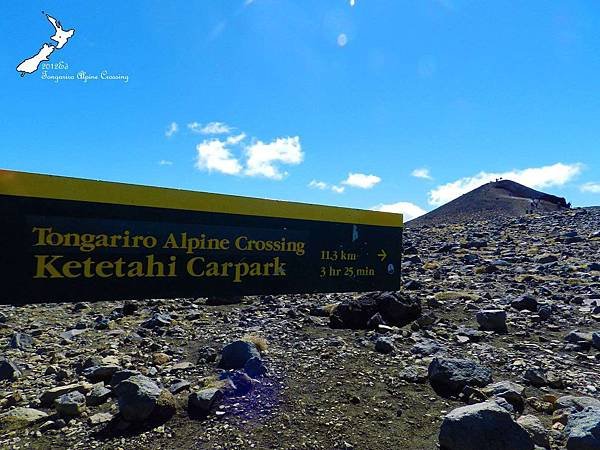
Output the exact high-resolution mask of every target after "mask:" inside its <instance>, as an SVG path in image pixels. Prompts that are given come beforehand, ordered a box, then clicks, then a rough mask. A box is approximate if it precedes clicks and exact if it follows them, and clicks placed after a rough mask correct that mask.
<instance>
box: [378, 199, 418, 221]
mask: <svg viewBox="0 0 600 450" xmlns="http://www.w3.org/2000/svg"><path fill="white" fill-rule="evenodd" d="M371 209H372V210H373V211H383V212H391V213H398V214H402V215H404V221H408V220H412V219H414V218H416V217H419V216H422V215H423V214H425V213H426V212H427V211H425V210H424V209H423V208H421V207H420V206H418V205H415V204H414V203H410V202H398V203H389V204H384V203H380V204H379V205H377V206H373V207H372V208H371Z"/></svg>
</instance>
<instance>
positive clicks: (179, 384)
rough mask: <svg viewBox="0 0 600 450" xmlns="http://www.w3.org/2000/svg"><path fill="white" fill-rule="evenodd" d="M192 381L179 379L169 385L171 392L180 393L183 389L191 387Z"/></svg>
mask: <svg viewBox="0 0 600 450" xmlns="http://www.w3.org/2000/svg"><path fill="white" fill-rule="evenodd" d="M190 386H191V383H190V382H189V381H186V380H179V381H176V382H175V383H173V384H171V386H169V392H170V393H171V394H179V393H180V392H182V391H185V390H187V389H189V388H190Z"/></svg>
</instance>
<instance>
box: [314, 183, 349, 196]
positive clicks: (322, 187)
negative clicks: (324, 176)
mask: <svg viewBox="0 0 600 450" xmlns="http://www.w3.org/2000/svg"><path fill="white" fill-rule="evenodd" d="M308 187H309V188H311V189H319V190H321V191H325V190H328V189H331V191H332V192H335V193H336V194H342V193H343V192H344V191H345V190H346V188H345V187H344V186H336V185H335V184H329V183H326V182H324V181H317V180H312V181H311V182H310V183H308Z"/></svg>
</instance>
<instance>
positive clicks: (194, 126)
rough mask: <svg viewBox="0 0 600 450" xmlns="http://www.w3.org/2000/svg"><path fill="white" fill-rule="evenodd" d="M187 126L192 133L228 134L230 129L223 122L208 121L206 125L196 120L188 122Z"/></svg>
mask: <svg viewBox="0 0 600 450" xmlns="http://www.w3.org/2000/svg"><path fill="white" fill-rule="evenodd" d="M187 127H188V128H189V129H190V130H191V131H193V132H194V133H200V134H228V133H231V131H232V128H231V127H230V126H229V125H227V124H226V123H223V122H209V123H207V124H206V125H202V124H201V123H198V122H190V123H188V124H187Z"/></svg>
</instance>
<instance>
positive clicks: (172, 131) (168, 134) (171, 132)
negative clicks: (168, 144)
mask: <svg viewBox="0 0 600 450" xmlns="http://www.w3.org/2000/svg"><path fill="white" fill-rule="evenodd" d="M178 131H179V125H177V122H171V124H170V125H169V126H168V127H167V131H165V136H166V137H171V136H173V135H174V134H175V133H177V132H178Z"/></svg>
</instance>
